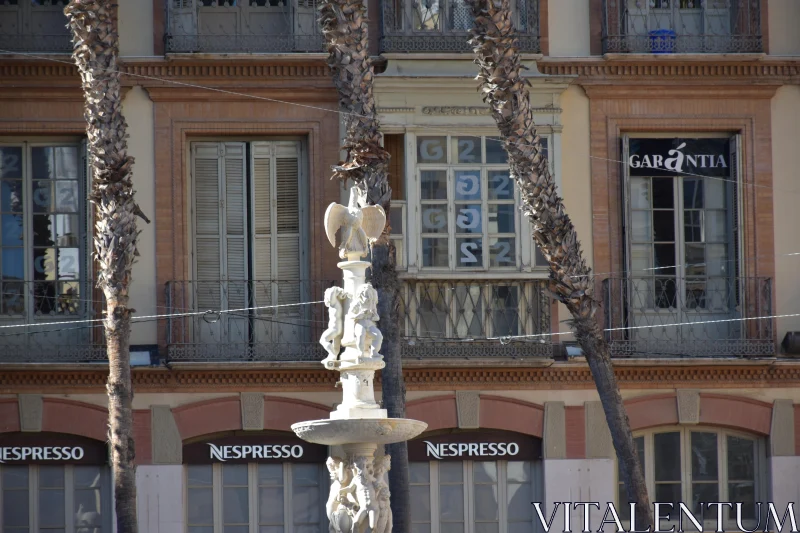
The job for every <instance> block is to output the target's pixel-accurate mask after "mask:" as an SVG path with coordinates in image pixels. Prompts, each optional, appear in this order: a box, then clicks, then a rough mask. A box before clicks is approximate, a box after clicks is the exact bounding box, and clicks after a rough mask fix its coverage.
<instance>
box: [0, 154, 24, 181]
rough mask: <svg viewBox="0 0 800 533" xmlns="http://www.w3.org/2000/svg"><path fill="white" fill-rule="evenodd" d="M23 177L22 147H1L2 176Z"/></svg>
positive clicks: (0, 176) (0, 170)
mask: <svg viewBox="0 0 800 533" xmlns="http://www.w3.org/2000/svg"><path fill="white" fill-rule="evenodd" d="M21 177H22V147H21V146H5V147H3V148H0V178H21Z"/></svg>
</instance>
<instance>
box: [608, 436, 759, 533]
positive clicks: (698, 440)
mask: <svg viewBox="0 0 800 533" xmlns="http://www.w3.org/2000/svg"><path fill="white" fill-rule="evenodd" d="M634 442H635V443H636V447H637V451H638V453H639V461H640V462H641V463H642V465H643V467H644V471H645V481H646V482H647V490H648V493H649V495H650V499H651V501H657V502H663V503H673V504H674V506H675V509H678V502H684V503H685V504H686V506H687V507H689V508H690V509H691V510H692V513H693V514H694V516H695V517H696V518H697V519H698V520H699V521H701V523H702V522H703V521H705V522H706V525H707V526H708V527H711V528H712V529H713V528H714V527H716V509H714V508H712V509H710V510H709V509H708V507H707V506H704V507H705V509H701V505H700V504H701V503H705V502H742V503H743V504H744V505H743V506H742V519H743V524H744V525H745V527H747V528H748V529H753V528H754V527H756V525H755V524H756V521H757V519H758V517H757V516H756V513H757V511H756V502H759V501H766V500H765V487H764V483H765V480H766V453H765V443H764V441H763V439H760V438H756V437H754V436H751V435H746V434H742V433H737V432H733V431H719V430H716V429H711V428H701V427H697V428H692V429H688V428H679V427H676V428H660V429H656V430H652V431H648V432H646V433H644V434H640V435H637V436H636V437H635V439H634ZM618 478H619V479H618V493H617V509H619V510H620V518H623V519H625V520H629V519H630V507H629V504H628V498H627V493H626V492H625V487H624V486H623V484H622V481H621V475H620V474H619V468H618ZM670 518H671V519H672V520H670V521H669V522H670V523H675V524H677V518H678V514H677V513H672V514H671V516H670ZM725 519H726V521H727V524H728V525H729V526H730V527H731V528H734V529H735V528H736V510H735V509H729V510H726V511H725ZM666 522H667V521H664V523H666ZM664 528H666V529H669V526H665V527H663V528H662V529H664ZM676 529H677V527H676Z"/></svg>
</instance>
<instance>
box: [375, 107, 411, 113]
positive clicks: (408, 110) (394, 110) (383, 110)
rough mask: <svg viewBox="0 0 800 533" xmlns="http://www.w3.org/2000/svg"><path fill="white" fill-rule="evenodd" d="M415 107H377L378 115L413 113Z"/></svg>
mask: <svg viewBox="0 0 800 533" xmlns="http://www.w3.org/2000/svg"><path fill="white" fill-rule="evenodd" d="M414 111H416V108H415V107H379V108H378V113H413V112H414Z"/></svg>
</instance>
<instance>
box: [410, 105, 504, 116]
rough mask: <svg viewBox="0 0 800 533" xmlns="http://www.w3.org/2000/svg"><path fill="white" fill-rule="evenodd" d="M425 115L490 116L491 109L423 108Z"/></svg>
mask: <svg viewBox="0 0 800 533" xmlns="http://www.w3.org/2000/svg"><path fill="white" fill-rule="evenodd" d="M422 114H423V115H451V116H452V115H468V116H475V115H488V114H489V108H488V107H486V106H425V107H423V108H422Z"/></svg>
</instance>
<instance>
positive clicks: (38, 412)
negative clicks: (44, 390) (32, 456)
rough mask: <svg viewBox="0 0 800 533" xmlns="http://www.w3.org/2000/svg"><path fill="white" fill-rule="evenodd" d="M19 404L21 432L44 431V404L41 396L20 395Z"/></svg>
mask: <svg viewBox="0 0 800 533" xmlns="http://www.w3.org/2000/svg"><path fill="white" fill-rule="evenodd" d="M17 401H18V403H19V428H20V431H36V432H39V431H42V418H43V415H44V404H43V402H42V396H41V395H39V394H20V395H19V397H18V398H17Z"/></svg>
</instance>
